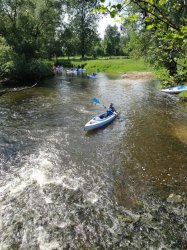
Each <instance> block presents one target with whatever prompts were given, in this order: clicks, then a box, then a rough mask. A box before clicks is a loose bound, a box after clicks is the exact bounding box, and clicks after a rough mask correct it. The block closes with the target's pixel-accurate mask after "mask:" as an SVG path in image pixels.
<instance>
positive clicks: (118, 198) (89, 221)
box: [0, 74, 187, 250]
mask: <svg viewBox="0 0 187 250" xmlns="http://www.w3.org/2000/svg"><path fill="white" fill-rule="evenodd" d="M155 86H156V82H144V81H141V80H139V81H137V80H136V81H133V80H127V81H125V80H121V79H110V78H108V77H107V76H106V75H104V74H99V75H98V78H97V79H96V80H92V79H86V78H85V77H76V76H73V77H71V76H69V77H67V76H65V75H62V76H57V77H55V78H54V79H51V80H49V81H47V82H46V83H45V84H39V85H38V86H37V87H35V88H33V89H29V90H25V91H22V92H17V93H16V92H13V93H7V94H5V95H3V96H1V97H0V124H1V129H0V211H1V217H0V230H1V233H0V249H3V250H4V249H24V250H25V249H42V250H46V249H47V250H48V249H51V250H52V249H53V250H54V249H89V248H91V247H92V248H93V249H119V248H120V247H123V246H124V247H126V248H122V249H136V248H138V246H137V245H134V246H133V242H131V243H130V240H129V239H128V238H127V237H126V238H125V236H124V232H122V221H121V214H123V212H124V213H126V214H130V216H132V213H133V216H136V214H135V211H133V209H134V208H135V207H136V204H137V203H138V202H140V201H141V202H148V203H149V201H150V200H153V199H154V200H156V201H158V202H160V200H162V199H166V198H167V197H168V196H169V194H171V193H175V194H180V195H185V194H186V192H187V132H186V131H187V107H186V105H185V104H181V103H180V102H179V101H178V99H177V97H176V96H171V95H167V94H163V93H161V92H160V91H159V90H158V89H157V88H156V87H155ZM93 97H97V98H98V99H100V100H101V101H102V102H103V104H105V105H108V103H109V102H111V101H112V102H113V103H114V104H115V107H116V108H117V109H118V110H119V111H120V116H119V118H117V119H116V120H115V121H114V122H113V123H111V124H110V125H108V126H106V127H104V128H102V129H99V130H96V131H93V132H90V133H85V132H84V130H83V127H84V124H85V123H86V122H87V121H89V120H90V119H91V118H92V117H93V116H94V115H96V114H98V113H100V112H103V110H104V108H103V106H102V105H94V104H93V103H91V99H92V98H93ZM123 236H124V237H123ZM156 237H158V235H157V236H156ZM153 241H154V239H153ZM136 243H137V242H136ZM162 244H163V243H162V242H160V243H158V244H157V247H162ZM151 245H152V242H147V243H144V246H145V247H147V248H148V247H150V246H151ZM130 246H131V247H130Z"/></svg>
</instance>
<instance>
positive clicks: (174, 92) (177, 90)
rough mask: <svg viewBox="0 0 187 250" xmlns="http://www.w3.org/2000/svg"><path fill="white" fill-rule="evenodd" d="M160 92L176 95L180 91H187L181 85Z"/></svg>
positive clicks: (186, 87)
mask: <svg viewBox="0 0 187 250" xmlns="http://www.w3.org/2000/svg"><path fill="white" fill-rule="evenodd" d="M161 91H162V92H164V93H170V94H178V93H180V92H182V91H187V86H184V85H181V86H177V87H172V88H169V89H162V90H161Z"/></svg>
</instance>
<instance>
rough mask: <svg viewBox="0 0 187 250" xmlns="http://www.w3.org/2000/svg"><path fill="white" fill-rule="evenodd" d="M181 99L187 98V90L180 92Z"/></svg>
mask: <svg viewBox="0 0 187 250" xmlns="http://www.w3.org/2000/svg"><path fill="white" fill-rule="evenodd" d="M179 98H180V99H181V100H184V99H187V91H183V92H181V93H180V94H179Z"/></svg>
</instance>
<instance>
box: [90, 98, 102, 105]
mask: <svg viewBox="0 0 187 250" xmlns="http://www.w3.org/2000/svg"><path fill="white" fill-rule="evenodd" d="M92 102H95V103H97V104H101V102H100V101H99V99H97V98H96V97H94V98H92Z"/></svg>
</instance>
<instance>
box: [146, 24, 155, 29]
mask: <svg viewBox="0 0 187 250" xmlns="http://www.w3.org/2000/svg"><path fill="white" fill-rule="evenodd" d="M154 27H155V26H154V24H149V25H147V27H146V29H147V30H151V29H153V28H154Z"/></svg>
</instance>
